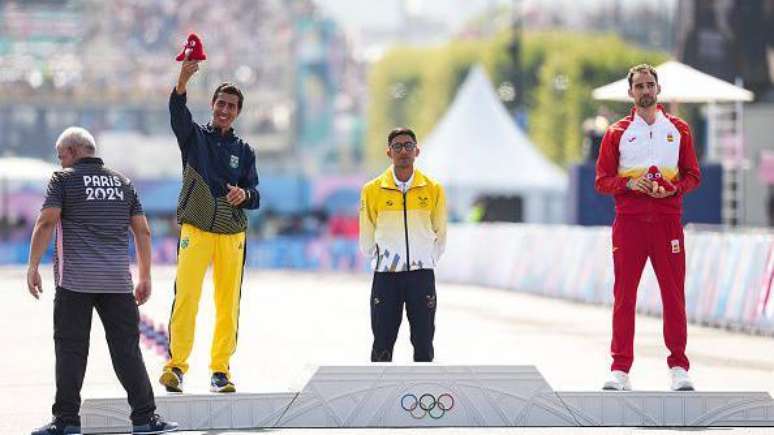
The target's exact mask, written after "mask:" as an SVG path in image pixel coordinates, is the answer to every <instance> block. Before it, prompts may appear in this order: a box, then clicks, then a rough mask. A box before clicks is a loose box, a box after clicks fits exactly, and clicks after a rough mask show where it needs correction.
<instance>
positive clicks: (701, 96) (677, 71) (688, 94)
mask: <svg viewBox="0 0 774 435" xmlns="http://www.w3.org/2000/svg"><path fill="white" fill-rule="evenodd" d="M656 72H657V73H658V82H659V84H660V85H661V93H660V94H659V96H658V100H659V101H662V102H676V103H731V102H737V101H752V99H753V93H752V92H750V91H748V90H747V89H744V88H741V87H739V86H735V85H733V84H731V83H728V82H726V81H723V80H720V79H718V78H715V77H713V76H711V75H709V74H705V73H703V72H701V71H699V70H697V69H694V68H691V67H690V66H688V65H685V64H683V63H680V62H677V61H674V60H670V61H668V62H665V63H663V64H661V65H659V66H657V67H656ZM628 90H629V82H628V80H627V79H625V78H624V79H621V80H618V81H617V82H613V83H610V84H609V85H605V86H602V87H599V88H596V89H594V91H593V92H592V94H591V95H592V96H593V97H594V99H595V100H606V101H631V97H629V94H628Z"/></svg>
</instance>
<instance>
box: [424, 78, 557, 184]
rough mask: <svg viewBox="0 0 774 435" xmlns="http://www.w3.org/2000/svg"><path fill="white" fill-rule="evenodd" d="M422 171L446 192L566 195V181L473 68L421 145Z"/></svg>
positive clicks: (490, 85)
mask: <svg viewBox="0 0 774 435" xmlns="http://www.w3.org/2000/svg"><path fill="white" fill-rule="evenodd" d="M417 164H418V166H419V167H420V168H421V169H422V170H423V171H426V172H427V174H428V175H430V177H432V178H435V179H437V180H438V181H440V182H441V183H442V184H443V185H445V186H465V187H471V188H475V189H480V190H487V191H490V192H493V193H495V192H514V191H524V190H527V189H539V190H552V191H563V190H565V189H566V184H567V175H566V174H565V173H564V172H563V171H562V170H561V169H560V168H559V167H558V166H556V165H554V164H553V163H552V162H550V161H549V160H547V159H546V158H545V157H544V156H543V155H541V154H540V152H539V151H537V149H536V148H535V146H534V145H533V144H532V143H531V142H530V140H529V139H528V138H527V136H526V135H525V134H524V133H523V132H522V131H521V130H520V129H519V128H517V127H516V124H515V123H514V122H513V120H512V119H511V117H510V115H509V114H508V111H507V110H506V109H505V106H503V104H502V103H501V102H500V99H499V98H497V95H496V94H495V92H494V88H493V87H492V83H491V82H490V81H489V79H488V78H487V77H486V74H485V73H484V70H483V68H481V67H480V66H476V67H474V68H473V69H472V70H471V71H470V73H469V74H468V77H467V78H466V79H465V82H464V83H463V84H462V86H461V87H460V89H459V90H458V91H457V96H456V97H455V98H454V102H453V103H452V105H451V107H450V108H449V110H447V112H446V114H445V115H444V116H443V118H442V119H441V121H440V122H439V123H438V125H436V126H435V129H434V130H433V132H432V133H431V134H430V135H429V136H428V138H427V140H426V141H424V143H423V144H422V145H421V154H420V156H419V158H418V160H417Z"/></svg>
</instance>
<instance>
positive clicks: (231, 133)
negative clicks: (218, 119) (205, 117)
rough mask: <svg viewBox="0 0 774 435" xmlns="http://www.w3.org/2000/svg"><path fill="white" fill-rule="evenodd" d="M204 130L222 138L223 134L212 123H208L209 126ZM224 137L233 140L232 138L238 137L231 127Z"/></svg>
mask: <svg viewBox="0 0 774 435" xmlns="http://www.w3.org/2000/svg"><path fill="white" fill-rule="evenodd" d="M204 130H205V131H206V132H207V133H211V134H217V135H218V136H221V134H220V131H219V130H218V129H217V128H215V127H214V126H213V125H212V122H208V123H207V124H206V125H205V126H204ZM223 137H226V138H232V137H236V135H235V134H234V127H230V128H229V129H228V131H227V132H226V134H225V135H223Z"/></svg>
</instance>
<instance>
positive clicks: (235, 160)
mask: <svg viewBox="0 0 774 435" xmlns="http://www.w3.org/2000/svg"><path fill="white" fill-rule="evenodd" d="M228 165H229V166H231V168H232V169H236V168H238V167H239V157H237V156H235V155H233V154H232V155H231V160H230V161H229V163H228Z"/></svg>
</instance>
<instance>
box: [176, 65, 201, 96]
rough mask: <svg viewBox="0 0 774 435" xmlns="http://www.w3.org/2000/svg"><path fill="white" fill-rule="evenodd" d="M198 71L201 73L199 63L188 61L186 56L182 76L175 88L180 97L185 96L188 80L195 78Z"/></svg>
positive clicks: (181, 69) (181, 71) (181, 68)
mask: <svg viewBox="0 0 774 435" xmlns="http://www.w3.org/2000/svg"><path fill="white" fill-rule="evenodd" d="M197 71H199V61H198V60H188V56H186V57H185V60H184V61H183V65H182V66H181V67H180V76H179V77H178V78H177V86H175V91H177V93H178V95H183V94H184V93H185V88H186V86H187V85H188V80H191V77H193V75H194V74H196V72H197Z"/></svg>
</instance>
